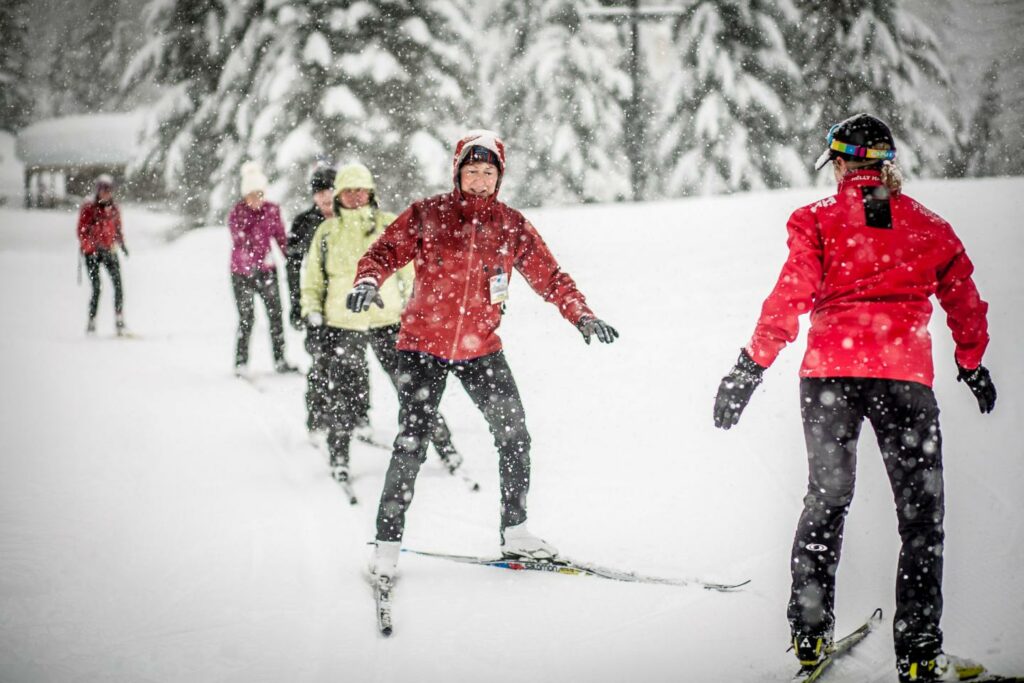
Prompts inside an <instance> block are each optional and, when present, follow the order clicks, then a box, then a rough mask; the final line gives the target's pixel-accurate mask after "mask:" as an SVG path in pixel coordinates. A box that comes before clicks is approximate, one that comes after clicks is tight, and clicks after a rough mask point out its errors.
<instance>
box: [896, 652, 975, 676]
mask: <svg viewBox="0 0 1024 683" xmlns="http://www.w3.org/2000/svg"><path fill="white" fill-rule="evenodd" d="M896 673H898V674H899V677H900V683H911V682H912V681H969V680H971V679H972V678H977V677H978V676H980V675H981V674H983V673H985V667H984V666H982V665H981V664H979V663H978V662H975V661H972V660H970V659H965V658H964V657H957V656H955V655H947V654H944V653H941V652H940V653H939V654H938V655H937V656H935V657H932V658H928V657H900V658H899V659H897V660H896Z"/></svg>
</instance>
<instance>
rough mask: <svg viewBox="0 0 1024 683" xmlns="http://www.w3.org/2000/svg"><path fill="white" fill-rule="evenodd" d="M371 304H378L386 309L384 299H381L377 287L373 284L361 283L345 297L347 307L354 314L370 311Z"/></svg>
mask: <svg viewBox="0 0 1024 683" xmlns="http://www.w3.org/2000/svg"><path fill="white" fill-rule="evenodd" d="M370 304H377V305H378V306H380V307H381V308H384V299H381V298H380V292H379V291H377V285H375V284H373V283H372V282H360V283H359V284H358V285H356V286H355V287H353V288H352V291H351V292H349V293H348V296H347V297H345V307H346V308H348V310H350V311H352V312H353V313H360V312H362V311H368V310H370Z"/></svg>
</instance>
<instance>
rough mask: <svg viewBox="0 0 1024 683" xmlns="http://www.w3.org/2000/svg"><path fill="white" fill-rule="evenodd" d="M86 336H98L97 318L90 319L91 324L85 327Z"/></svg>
mask: <svg viewBox="0 0 1024 683" xmlns="http://www.w3.org/2000/svg"><path fill="white" fill-rule="evenodd" d="M85 333H86V334H90V335H91V334H96V318H89V322H88V323H86V325H85Z"/></svg>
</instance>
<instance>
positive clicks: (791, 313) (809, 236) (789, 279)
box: [747, 208, 824, 367]
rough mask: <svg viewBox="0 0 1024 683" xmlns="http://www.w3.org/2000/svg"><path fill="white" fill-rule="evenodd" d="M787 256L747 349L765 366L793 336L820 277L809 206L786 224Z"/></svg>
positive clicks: (814, 225)
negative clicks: (787, 236) (787, 233)
mask: <svg viewBox="0 0 1024 683" xmlns="http://www.w3.org/2000/svg"><path fill="white" fill-rule="evenodd" d="M786 229H787V230H788V232H789V238H788V240H787V244H788V245H789V257H788V258H787V259H786V263H785V264H784V265H783V266H782V272H781V273H780V274H779V279H778V281H777V282H776V283H775V288H774V289H773V290H772V293H771V294H769V295H768V298H767V299H765V300H764V305H763V306H762V307H761V317H760V318H758V321H757V327H755V328H754V335H753V337H751V339H750V343H749V344H747V353H749V354H750V357H751V358H752V359H754V361H755V362H756V363H757V364H758V365H763V366H765V367H768V366H769V365H771V364H772V363H773V362H775V358H776V357H777V356H778V355H779V352H780V351H782V349H783V347H784V346H785V345H786V344H788V343H790V342H792V341H793V340H795V339H796V336H797V333H798V332H799V331H800V322H799V317H800V315H802V314H803V313H807V312H809V311H810V310H811V307H812V306H813V305H814V301H815V299H816V298H817V296H818V290H819V289H820V287H821V282H822V277H823V275H822V274H823V270H824V269H823V265H822V246H821V235H820V233H819V231H818V223H817V220H816V219H815V216H814V214H813V213H811V211H810V210H809V209H806V208H804V209H798V210H797V211H795V212H793V215H792V216H790V218H789V223H788V224H787V225H786Z"/></svg>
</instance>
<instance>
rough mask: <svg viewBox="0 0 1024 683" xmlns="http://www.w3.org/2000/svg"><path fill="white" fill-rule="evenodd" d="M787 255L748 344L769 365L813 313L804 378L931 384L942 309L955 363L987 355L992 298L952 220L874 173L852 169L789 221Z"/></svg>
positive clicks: (967, 363) (969, 366)
mask: <svg viewBox="0 0 1024 683" xmlns="http://www.w3.org/2000/svg"><path fill="white" fill-rule="evenodd" d="M787 229H788V230H789V242H788V243H789V258H788V259H787V260H786V263H785V265H784V266H783V267H782V273H781V274H780V275H779V279H778V282H777V283H776V284H775V289H773V290H772V293H771V294H770V295H769V296H768V298H767V299H766V300H765V302H764V306H763V307H762V309H761V317H760V319H759V320H758V323H757V327H756V329H755V330H754V336H753V338H752V339H751V340H750V343H749V344H748V345H747V352H748V353H749V354H750V356H751V358H753V359H754V360H755V361H756V362H757V363H759V364H760V365H764V366H768V365H771V364H772V362H773V361H774V360H775V357H776V356H777V355H778V354H779V351H781V350H782V347H783V346H785V345H786V344H787V343H788V342H791V341H793V340H794V339H796V336H797V329H798V322H797V318H798V317H799V316H800V315H801V314H802V313H807V312H810V314H811V328H810V331H809V332H808V335H807V352H806V354H805V355H804V360H803V365H802V366H801V368H800V376H801V377H877V378H883V379H895V380H910V381H914V382H919V383H921V384H925V385H927V386H931V384H932V380H933V379H934V371H933V369H932V350H931V336H930V335H929V334H928V320H929V318H930V317H931V313H932V305H931V302H930V301H929V297H931V295H933V294H934V295H935V296H936V298H937V299H938V301H939V304H940V305H941V306H942V308H943V309H944V310H945V311H946V316H947V324H948V325H949V329H950V330H951V331H952V333H953V341H954V342H955V343H956V354H955V356H956V362H957V363H959V364H960V365H961V366H962V367H964V368H967V369H973V368H976V367H977V366H978V365H979V364H980V363H981V357H982V354H984V352H985V347H986V346H987V345H988V324H987V321H986V317H985V314H986V312H987V310H988V304H986V303H985V302H984V301H982V299H981V296H980V295H979V294H978V290H977V289H976V288H975V286H974V282H973V280H971V273H972V272H973V271H974V266H973V265H972V264H971V261H970V259H968V258H967V254H966V252H965V251H964V247H963V244H961V243H960V240H959V239H958V238H957V236H956V234H955V233H954V232H953V228H952V227H950V225H949V224H948V223H947V222H946V221H944V220H943V219H942V218H940V217H939V216H937V215H935V214H934V213H932V212H931V211H929V210H928V209H926V208H925V207H923V206H922V205H921V204H919V203H917V202H916V201H914V200H913V199H911V198H910V197H908V196H906V195H904V194H898V195H892V196H889V195H888V191H887V190H886V189H885V187H884V186H883V185H882V182H881V178H880V175H879V173H878V172H877V171H873V170H862V171H855V172H851V173H850V174H848V175H847V176H846V177H845V178H844V179H843V181H842V182H841V183H840V184H839V191H838V192H837V193H836V194H835V195H834V196H832V197H828V198H826V199H822V200H821V201H818V202H816V203H814V204H811V205H809V206H805V207H803V208H800V209H797V210H796V211H795V212H793V215H792V216H791V217H790V219H789V224H788V226H787Z"/></svg>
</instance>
